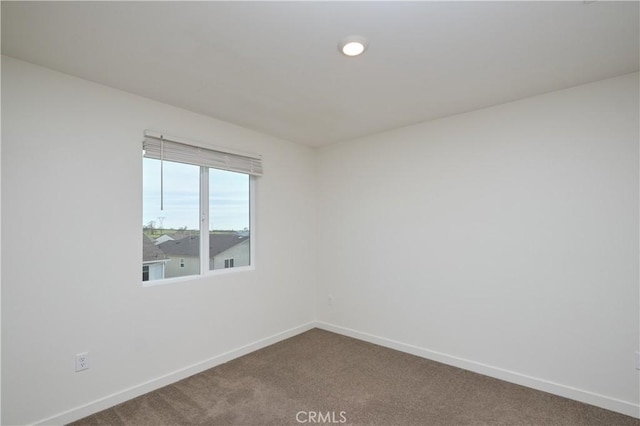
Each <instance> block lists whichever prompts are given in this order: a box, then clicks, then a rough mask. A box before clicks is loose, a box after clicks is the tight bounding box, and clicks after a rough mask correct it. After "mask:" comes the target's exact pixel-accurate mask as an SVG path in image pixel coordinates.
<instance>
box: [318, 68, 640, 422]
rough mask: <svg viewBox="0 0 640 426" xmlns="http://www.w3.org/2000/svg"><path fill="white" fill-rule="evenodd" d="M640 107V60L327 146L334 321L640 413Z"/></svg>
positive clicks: (338, 327)
mask: <svg viewBox="0 0 640 426" xmlns="http://www.w3.org/2000/svg"><path fill="white" fill-rule="evenodd" d="M638 115H639V111H638V74H632V75H627V76H622V77H619V78H614V79H610V80H605V81H601V82H597V83H594V84H589V85H585V86H580V87H575V88H572V89H569V90H564V91H558V92H553V93H549V94H545V95H541V96H537V97H534V98H529V99H525V100H522V101H519V102H513V103H509V104H504V105H500V106H496V107H492V108H488V109H484V110H479V111H475V112H470V113H467V114H462V115H458V116H454V117H450V118H445V119H441V120H437V121H433V122H430V123H425V124H421V125H416V126H412V127H407V128H403V129H400V130H396V131H392V132H388V133H384V134H377V135H373V136H370V137H366V138H363V139H359V140H356V141H351V142H348V143H342V144H336V145H333V146H329V147H326V148H323V149H321V150H320V152H319V163H318V170H319V200H318V206H319V210H318V218H319V233H318V235H319V247H318V249H319V263H318V265H319V268H318V269H319V285H318V298H317V300H318V302H317V309H318V318H319V320H320V321H321V322H322V323H323V324H324V325H323V326H324V327H326V328H329V329H332V330H335V331H339V332H343V333H346V334H351V335H354V336H356V337H361V338H365V339H368V340H371V341H376V342H378V343H382V344H387V345H388V346H396V347H399V348H401V349H404V350H409V351H413V352H415V353H418V354H421V355H426V356H430V357H432V358H435V359H439V360H442V361H445V362H449V363H452V364H458V365H461V366H464V367H465V368H470V369H475V370H477V371H483V372H484V373H485V374H490V375H494V376H497V377H503V378H506V379H508V380H512V381H516V382H521V383H525V384H527V385H530V386H534V387H538V388H542V389H547V390H551V391H554V392H556V393H560V394H565V395H567V396H571V397H575V398H578V399H581V400H585V401H589V402H591V403H594V404H598V405H605V406H607V407H608V408H612V409H616V410H618V411H623V412H626V413H627V414H631V415H636V416H640V412H639V411H638V399H639V395H638V393H639V387H640V386H639V384H640V381H639V373H638V371H637V370H635V368H634V361H633V360H634V352H635V351H637V350H638V348H639V346H640V345H639V334H640V330H639V318H640V317H639V307H638V305H639V291H638V290H639V289H638V255H639V253H638V231H639V230H638V218H639V212H638V177H639V176H638V139H639V137H638V125H639V123H638V120H639V119H638ZM329 295H332V297H333V302H332V305H331V306H329V303H328V297H329Z"/></svg>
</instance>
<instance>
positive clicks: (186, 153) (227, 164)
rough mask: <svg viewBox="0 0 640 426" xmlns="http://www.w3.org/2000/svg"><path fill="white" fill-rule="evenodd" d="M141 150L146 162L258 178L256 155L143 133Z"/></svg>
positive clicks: (260, 174) (152, 133)
mask: <svg viewBox="0 0 640 426" xmlns="http://www.w3.org/2000/svg"><path fill="white" fill-rule="evenodd" d="M142 149H143V152H144V156H145V157H147V158H155V159H156V160H162V161H164V160H166V161H175V162H178V163H186V164H194V165H196V166H203V167H211V168H214V169H220V170H228V171H231V172H240V173H246V174H249V175H253V176H262V157H261V156H260V155H257V154H249V153H241V152H239V151H232V150H227V149H225V148H221V149H220V150H218V149H210V148H203V147H200V146H196V145H192V144H189V143H188V142H185V141H184V140H180V139H178V138H175V137H171V136H166V135H163V134H162V133H157V132H152V131H150V130H146V131H145V132H144V141H143V143H142Z"/></svg>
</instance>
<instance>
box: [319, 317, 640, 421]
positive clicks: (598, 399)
mask: <svg viewBox="0 0 640 426" xmlns="http://www.w3.org/2000/svg"><path fill="white" fill-rule="evenodd" d="M315 325H316V327H317V328H320V329H323V330H327V331H331V332H333V333H337V334H342V335H344V336H348V337H353V338H355V339H358V340H364V341H365V342H369V343H374V344H376V345H380V346H384V347H386V348H391V349H395V350H398V351H401V352H406V353H409V354H411V355H416V356H419V357H421V358H426V359H430V360H433V361H437V362H441V363H443V364H447V365H452V366H454V367H459V368H462V369H464V370H469V371H473V372H475V373H479V374H482V375H485V376H489V377H494V378H496V379H500V380H504V381H505V382H510V383H515V384H518V385H522V386H526V387H529V388H532V389H537V390H540V391H544V392H548V393H551V394H554V395H558V396H562V397H565V398H569V399H573V400H576V401H580V402H584V403H585V404H590V405H595V406H596V407H600V408H604V409H607V410H611V411H615V412H617V413H621V414H625V415H627V416H631V417H636V418H640V405H639V404H634V403H632V402H627V401H622V400H619V399H615V398H610V397H607V396H604V395H599V394H596V393H593V392H589V391H585V390H581V389H577V388H574V387H571V386H566V385H562V384H559V383H554V382H550V381H548V380H543V379H539V378H536V377H531V376H527V375H524V374H520V373H516V372H514V371H509V370H505V369H502V368H498V367H494V366H491V365H486V364H482V363H479V362H475V361H471V360H468V359H463V358H459V357H455V356H452V355H447V354H444V353H441V352H436V351H431V350H429V349H424V348H421V347H418V346H413V345H409V344H406V343H402V342H398V341H395V340H391V339H386V338H384V337H379V336H374V335H372V334H368V333H363V332H360V331H356V330H352V329H349V328H344V327H340V326H337V325H333V324H329V323H326V322H322V321H318V322H316V324H315Z"/></svg>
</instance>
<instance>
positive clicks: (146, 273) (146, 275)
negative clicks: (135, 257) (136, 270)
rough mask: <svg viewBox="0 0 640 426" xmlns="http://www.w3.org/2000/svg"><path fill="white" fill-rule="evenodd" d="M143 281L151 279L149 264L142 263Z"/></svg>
mask: <svg viewBox="0 0 640 426" xmlns="http://www.w3.org/2000/svg"><path fill="white" fill-rule="evenodd" d="M142 281H149V265H142Z"/></svg>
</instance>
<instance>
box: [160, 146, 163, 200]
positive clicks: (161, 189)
mask: <svg viewBox="0 0 640 426" xmlns="http://www.w3.org/2000/svg"><path fill="white" fill-rule="evenodd" d="M160 211H164V137H163V136H160Z"/></svg>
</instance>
